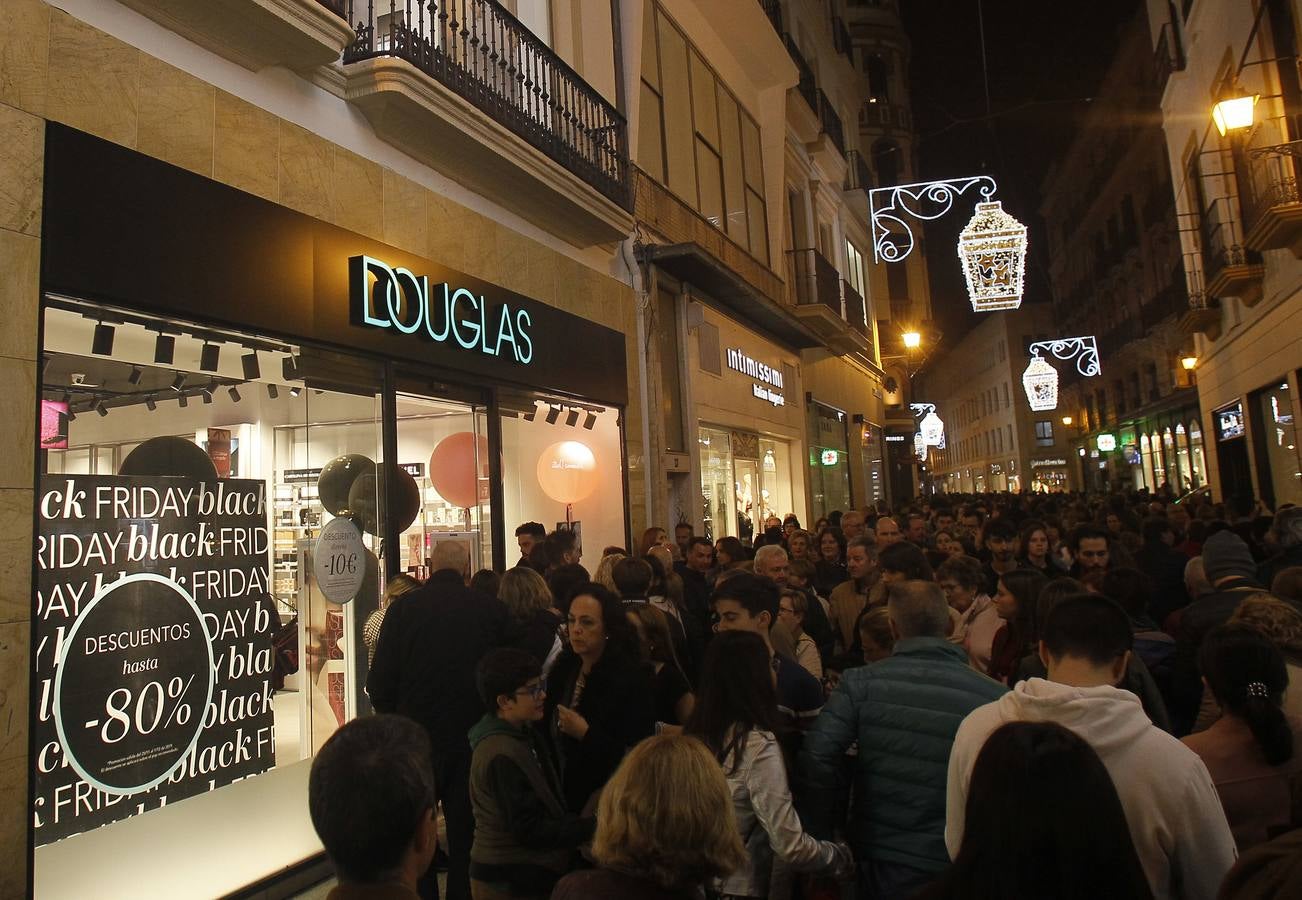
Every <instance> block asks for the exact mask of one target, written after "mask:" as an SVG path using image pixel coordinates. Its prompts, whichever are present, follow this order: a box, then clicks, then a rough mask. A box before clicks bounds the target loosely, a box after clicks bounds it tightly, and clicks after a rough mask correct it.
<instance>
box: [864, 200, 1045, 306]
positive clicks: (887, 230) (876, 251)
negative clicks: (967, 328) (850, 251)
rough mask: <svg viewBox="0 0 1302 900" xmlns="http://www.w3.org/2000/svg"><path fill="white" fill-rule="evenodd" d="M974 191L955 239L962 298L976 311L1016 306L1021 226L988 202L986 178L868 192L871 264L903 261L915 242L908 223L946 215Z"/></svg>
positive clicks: (1023, 243) (1023, 234)
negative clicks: (965, 294) (968, 215)
mask: <svg viewBox="0 0 1302 900" xmlns="http://www.w3.org/2000/svg"><path fill="white" fill-rule="evenodd" d="M972 188H976V193H977V194H979V195H980V200H979V201H978V202H977V204H976V211H975V214H974V215H973V216H972V221H970V222H968V224H967V227H966V228H964V229H963V234H962V236H961V237H960V239H959V244H958V255H959V261H960V262H961V263H962V265H963V274H964V277H965V278H966V279H967V286H968V298H969V299H970V300H971V301H972V308H973V309H975V310H976V311H977V312H988V311H990V310H996V309H1015V308H1016V307H1018V306H1020V305H1021V302H1022V279H1023V275H1024V273H1025V270H1026V226H1025V225H1023V224H1022V223H1021V222H1018V221H1017V220H1016V219H1014V218H1013V217H1012V216H1010V215H1009V214H1008V213H1006V212H1004V210H1003V206H1002V204H1000V203H999V202H998V201H997V200H995V199H994V197H995V192H996V191H997V190H998V189H999V188H998V185H996V184H995V180H994V179H993V178H991V177H990V176H989V175H976V176H972V177H969V178H952V179H949V180H946V181H922V182H917V183H914V184H899V185H895V186H894V187H884V188H874V189H872V190H870V191H869V192H868V217H869V220H870V221H871V223H872V232H873V261H874V262H888V263H893V262H903V261H904V260H905V259H906V258H907V257H908V255H909V254H910V253H912V252H913V248H914V247H915V246H916V244H917V241H916V239H915V238H914V236H913V228H912V227H911V226H910V223H909V220H910V219H917V220H919V221H922V222H931V221H934V220H936V219H939V218H941V217H942V216H945V215H947V214H948V213H949V212H950V210H952V209H953V208H954V204H955V203H956V202H957V201H958V199H959V197H961V196H962V195H963V194H965V193H967V192H968V191H969V190H971V189H972Z"/></svg>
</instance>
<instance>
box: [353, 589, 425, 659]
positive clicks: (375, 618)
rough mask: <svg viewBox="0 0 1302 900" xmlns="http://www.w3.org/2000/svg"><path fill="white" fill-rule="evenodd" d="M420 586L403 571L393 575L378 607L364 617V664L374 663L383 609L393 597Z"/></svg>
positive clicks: (382, 619) (386, 607)
mask: <svg viewBox="0 0 1302 900" xmlns="http://www.w3.org/2000/svg"><path fill="white" fill-rule="evenodd" d="M418 587H420V582H419V581H417V580H416V579H415V578H413V577H412V576H410V575H408V574H406V573H405V572H404V573H402V574H399V575H394V576H393V580H392V581H390V582H389V584H388V585H387V586H386V587H385V589H384V595H383V596H382V597H380V607H379V609H376V610H375V611H374V612H372V613H371V614H370V615H369V616H367V617H366V623H365V624H364V625H362V641H363V643H365V644H366V665H367V666H371V665H373V664H374V663H375V645H376V644H378V643H379V642H380V626H381V625H383V624H384V611H385V610H386V609H388V608H389V604H390V603H392V602H393V601H394V599H395V598H397V597H401V596H402V595H403V594H405V593H407V592H408V591H414V590H416V588H418Z"/></svg>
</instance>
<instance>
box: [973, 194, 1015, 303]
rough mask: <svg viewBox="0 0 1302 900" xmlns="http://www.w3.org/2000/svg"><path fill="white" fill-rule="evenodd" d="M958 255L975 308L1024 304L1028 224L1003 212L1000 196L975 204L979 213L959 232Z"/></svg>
mask: <svg viewBox="0 0 1302 900" xmlns="http://www.w3.org/2000/svg"><path fill="white" fill-rule="evenodd" d="M958 257H959V260H960V261H961V262H962V263H963V275H964V276H965V277H966V278H967V293H968V297H969V298H971V300H972V308H973V309H974V310H976V311H977V312H991V311H993V310H997V309H1017V307H1019V306H1021V305H1022V279H1023V276H1024V274H1025V271H1026V226H1025V225H1023V224H1022V223H1021V222H1019V221H1017V220H1016V219H1014V218H1013V217H1012V216H1010V215H1009V214H1008V213H1006V212H1004V208H1003V204H1002V203H1000V202H999V201H998V200H993V201H991V202H989V203H978V204H977V205H976V213H975V214H974V215H973V216H972V220H971V221H970V222H968V223H967V227H965V228H964V229H963V233H962V234H960V235H959V238H958Z"/></svg>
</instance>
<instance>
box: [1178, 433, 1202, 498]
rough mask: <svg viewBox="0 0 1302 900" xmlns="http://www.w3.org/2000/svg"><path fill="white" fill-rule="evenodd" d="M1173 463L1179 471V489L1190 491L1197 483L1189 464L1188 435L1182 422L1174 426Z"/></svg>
mask: <svg viewBox="0 0 1302 900" xmlns="http://www.w3.org/2000/svg"><path fill="white" fill-rule="evenodd" d="M1175 444H1176V449H1175V464H1176V470H1177V471H1178V472H1179V473H1180V490H1181V491H1182V492H1184V491H1190V490H1193V489H1194V488H1195V487H1196V486H1197V485H1195V484H1194V480H1193V468H1192V467H1191V466H1190V464H1189V435H1188V433H1187V432H1186V431H1185V427H1184V423H1183V422H1179V423H1177V424H1176V426H1175Z"/></svg>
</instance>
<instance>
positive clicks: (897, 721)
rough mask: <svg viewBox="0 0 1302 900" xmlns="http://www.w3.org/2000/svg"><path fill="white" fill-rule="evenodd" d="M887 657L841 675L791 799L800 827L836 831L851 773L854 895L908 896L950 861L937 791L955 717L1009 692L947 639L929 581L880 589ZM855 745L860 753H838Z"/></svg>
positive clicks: (942, 608) (941, 602)
mask: <svg viewBox="0 0 1302 900" xmlns="http://www.w3.org/2000/svg"><path fill="white" fill-rule="evenodd" d="M887 609H888V610H889V612H890V616H891V630H892V631H893V632H894V633H895V637H896V641H895V649H894V652H893V653H892V655H891V656H890V657H888V658H887V659H883V660H881V661H880V662H876V663H873V664H872V665H869V666H864V667H863V668H858V669H850V670H848V671H846V673H845V674H844V675H842V676H841V684H840V686H839V687H837V689H836V691H835V692H833V694H832V697H831V699H829V700H828V702H827V705H826V706H824V707H823V712H822V714H821V715H820V716H819V717H818V720H817V721H816V722H815V723H814V727H813V730H811V731H810V732H809V733H808V734H807V735H806V736H805V743H804V746H803V749H802V751H801V754H800V766H799V775H800V782H799V783H800V785H801V786H802V787H803V791H802V792H801V794H800V795H798V797H797V799H798V801H799V806H800V809H801V818H802V819H803V820H804V822H805V826H806V828H808V829H809V831H810V832H812V833H813V834H815V835H816V836H818V837H820V838H830V837H832V832H833V830H835V829H836V828H838V827H840V825H841V824H842V823H841V822H839V821H837V819H838V815H837V812H838V810H840V809H842V808H843V805H842V798H844V797H845V795H846V792H847V788H848V782H849V780H850V778H849V770H850V769H851V768H852V769H853V771H854V778H853V781H854V797H853V801H852V808H851V811H850V823H849V830H848V839H849V842H850V846H851V849H853V851H854V856H855V860H856V862H857V863H858V866H859V885H860V891H861V894H860V895H861V896H866V897H872V898H874V900H893V898H897V897H898V898H907V897H911V896H913V894H915V893H916V892H917V890H918V888H920V887H922V886H923V885H925V884H927V883H929V882H930V881H932V880H933V879H934V878H935V877H936V875H937V874H938V873H939V872H941V871H942V870H943V869H944V868H945V867H946V866H948V865H949V853H948V852H947V851H946V849H945V787H946V778H947V776H948V767H949V754H950V749H951V747H952V746H953V743H954V734H955V732H957V731H958V726H959V724H960V723H961V722H962V721H963V719H964V717H966V716H967V714H968V713H970V712H971V711H972V710H974V709H976V708H977V707H978V706H983V705H985V704H986V703H989V702H990V701H992V700H996V699H998V698H999V697H1000V696H1001V695H1002V694H1004V693H1006V692H1007V690H1008V689H1007V688H1005V687H1004V686H1003V685H1002V684H999V683H998V682H996V681H994V680H993V679H990V678H987V677H986V676H984V675H982V674H981V673H979V672H977V671H976V670H975V669H973V668H972V667H971V666H970V665H968V659H967V654H966V652H965V651H964V650H963V648H962V647H959V646H956V645H954V644H951V643H950V642H949V641H948V640H947V639H946V633H947V632H948V630H949V607H948V605H947V604H946V602H945V595H944V593H943V592H942V591H941V590H940V587H939V586H938V585H936V584H934V583H932V582H929V581H903V582H897V583H895V584H892V585H891V586H890V590H889V600H888V602H887ZM856 741H857V742H858V755H857V756H853V757H847V756H846V752H847V751H849V750H850V748H851V747H852V746H853V745H854V744H855V742H856Z"/></svg>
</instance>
